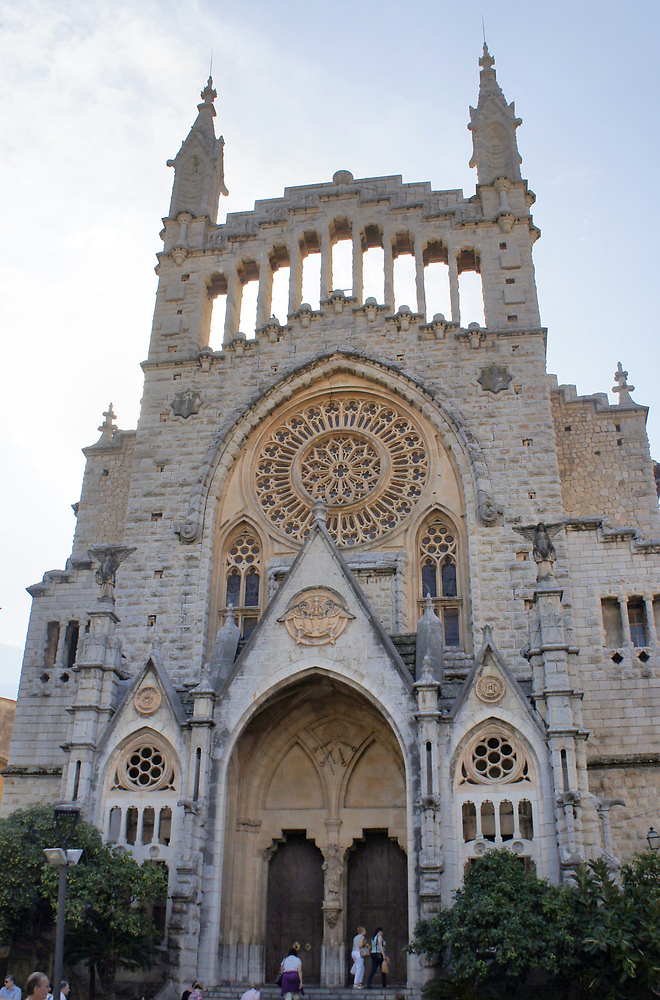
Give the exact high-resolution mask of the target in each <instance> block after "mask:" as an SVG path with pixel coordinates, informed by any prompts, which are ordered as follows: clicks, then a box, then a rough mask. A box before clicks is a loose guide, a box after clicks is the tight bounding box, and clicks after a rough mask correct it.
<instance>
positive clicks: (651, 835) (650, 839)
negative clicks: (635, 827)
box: [646, 827, 660, 851]
mask: <svg viewBox="0 0 660 1000" xmlns="http://www.w3.org/2000/svg"><path fill="white" fill-rule="evenodd" d="M646 842H647V843H648V845H649V849H650V850H651V851H657V850H658V848H660V833H657V831H656V830H654V829H653V827H651V828H650V830H649V832H648V833H647V834H646Z"/></svg>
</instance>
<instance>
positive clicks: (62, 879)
mask: <svg viewBox="0 0 660 1000" xmlns="http://www.w3.org/2000/svg"><path fill="white" fill-rule="evenodd" d="M53 813H54V816H55V829H56V830H57V839H58V840H59V842H60V845H61V846H60V847H46V848H44V854H45V855H46V859H47V861H48V863H49V864H51V865H55V866H56V867H58V868H59V870H60V875H59V884H58V890H57V931H56V934H55V971H54V974H53V1000H60V992H61V989H62V963H63V958H64V913H65V905H66V873H67V868H69V866H70V865H77V864H78V862H79V861H80V855H81V854H82V851H81V850H67V846H66V845H67V844H68V843H69V841H70V839H71V837H72V835H73V831H74V830H75V828H76V825H77V823H78V818H79V816H80V807H79V806H77V805H76V804H75V803H68V802H62V803H59V804H58V805H56V806H55V807H54V809H53Z"/></svg>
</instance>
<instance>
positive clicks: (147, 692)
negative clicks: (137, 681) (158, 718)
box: [133, 687, 163, 715]
mask: <svg viewBox="0 0 660 1000" xmlns="http://www.w3.org/2000/svg"><path fill="white" fill-rule="evenodd" d="M162 700H163V696H162V695H161V693H160V691H159V690H158V688H156V687H143V688H140V690H139V691H138V692H137V693H136V695H135V698H134V699H133V704H134V705H135V711H136V712H139V713H140V715H153V714H154V712H157V711H158V709H159V708H160V705H161V702H162Z"/></svg>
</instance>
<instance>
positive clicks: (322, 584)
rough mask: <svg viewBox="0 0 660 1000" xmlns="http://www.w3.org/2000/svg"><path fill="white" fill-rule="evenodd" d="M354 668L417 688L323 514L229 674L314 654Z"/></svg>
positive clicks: (284, 665)
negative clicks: (413, 684)
mask: <svg viewBox="0 0 660 1000" xmlns="http://www.w3.org/2000/svg"><path fill="white" fill-rule="evenodd" d="M315 658H316V659H318V658H321V659H323V661H324V662H326V663H327V662H331V661H333V660H334V661H336V662H337V663H338V664H341V666H342V669H344V670H346V668H347V665H349V664H350V669H351V671H352V672H354V673H355V676H356V679H358V680H359V679H360V677H361V676H362V675H363V674H364V675H365V676H366V673H367V672H368V673H369V675H370V677H372V678H373V676H374V671H376V672H378V671H380V672H382V675H383V682H384V683H385V682H386V679H387V676H389V677H390V678H392V679H393V678H395V677H396V680H397V683H398V684H399V685H400V684H403V686H404V687H405V689H406V690H407V691H409V692H411V691H412V681H413V679H412V677H411V675H410V671H409V670H408V669H407V668H406V666H405V664H404V663H403V661H402V659H401V657H400V656H399V653H398V652H397V650H396V649H395V647H394V644H393V643H392V640H391V639H390V637H389V636H388V635H387V633H386V632H385V630H384V629H383V626H382V625H381V623H380V620H379V619H378V618H377V616H376V615H375V613H374V611H373V609H372V608H371V606H370V604H369V602H368V601H367V599H366V597H365V595H364V594H363V592H362V590H361V589H360V587H359V586H358V584H357V583H356V581H355V578H354V577H353V574H352V573H351V571H350V569H349V568H348V566H347V564H346V561H345V560H344V558H343V556H342V554H341V552H340V551H339V549H338V548H337V546H336V545H335V543H334V541H333V539H332V538H331V536H330V534H329V533H328V531H327V529H326V527H325V523H320V520H316V521H315V522H314V523H313V525H312V528H311V530H310V532H309V535H308V536H307V539H306V540H305V542H304V544H303V546H302V549H301V550H300V552H299V553H298V555H297V556H296V559H295V560H294V562H293V564H292V566H291V569H290V570H289V571H288V573H287V575H286V577H285V579H284V580H283V582H282V584H281V585H280V587H279V589H278V591H277V592H276V593H275V595H274V596H273V598H272V599H271V601H270V603H269V605H268V607H267V608H266V610H265V612H264V614H263V615H262V617H261V619H260V620H259V622H258V624H257V625H256V627H255V629H254V631H253V633H252V635H251V636H250V639H249V641H248V642H247V644H246V646H245V648H244V649H243V650H242V652H241V654H240V656H239V657H238V659H237V660H236V662H235V663H234V665H233V669H232V670H231V672H230V673H229V675H228V676H227V678H226V680H225V683H224V686H223V690H226V689H227V688H228V687H229V686H230V685H231V684H232V683H233V681H234V679H235V678H236V677H237V676H238V675H240V674H245V673H250V672H252V671H253V670H255V669H257V670H259V671H260V673H261V674H263V672H264V671H267V672H269V673H272V674H273V677H275V676H280V677H281V676H282V674H283V673H285V672H287V671H290V672H291V675H292V676H293V674H294V673H296V670H297V669H298V665H300V664H301V663H303V662H304V663H306V664H310V662H312V661H313V660H314V659H315Z"/></svg>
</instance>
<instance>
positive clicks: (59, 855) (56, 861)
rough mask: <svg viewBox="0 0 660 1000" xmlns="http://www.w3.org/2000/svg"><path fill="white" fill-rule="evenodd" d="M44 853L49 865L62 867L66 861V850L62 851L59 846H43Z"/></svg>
mask: <svg viewBox="0 0 660 1000" xmlns="http://www.w3.org/2000/svg"><path fill="white" fill-rule="evenodd" d="M44 854H45V855H46V860H47V861H48V864H49V865H56V866H57V867H58V868H63V867H64V866H65V865H66V863H67V859H66V851H63V850H62V848H61V847H44Z"/></svg>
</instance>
